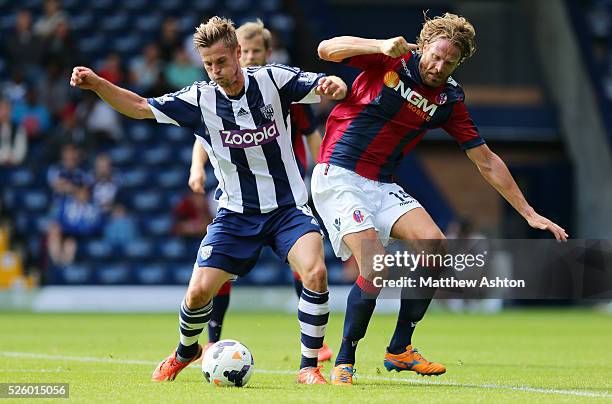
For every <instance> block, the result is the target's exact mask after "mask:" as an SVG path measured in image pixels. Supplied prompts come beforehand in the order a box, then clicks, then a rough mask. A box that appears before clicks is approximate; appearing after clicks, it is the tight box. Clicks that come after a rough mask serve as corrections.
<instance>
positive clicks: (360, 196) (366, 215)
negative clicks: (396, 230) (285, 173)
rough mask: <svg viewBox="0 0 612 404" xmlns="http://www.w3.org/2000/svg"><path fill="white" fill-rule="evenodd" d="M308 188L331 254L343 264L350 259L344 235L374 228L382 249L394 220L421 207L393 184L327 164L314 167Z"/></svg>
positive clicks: (389, 234) (386, 242)
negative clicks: (329, 243) (326, 235)
mask: <svg viewBox="0 0 612 404" xmlns="http://www.w3.org/2000/svg"><path fill="white" fill-rule="evenodd" d="M310 187H311V191H312V199H313V201H314V204H315V207H316V208H317V211H318V212H319V215H321V218H322V219H323V224H324V225H325V228H326V229H327V232H328V233H329V239H330V241H331V244H332V247H333V248H334V252H335V253H336V256H337V257H339V258H341V259H342V260H343V261H346V260H347V259H349V258H350V256H351V255H352V253H351V250H350V249H349V248H348V246H347V245H346V244H344V242H343V241H342V238H343V237H344V236H345V235H346V234H350V233H356V232H359V231H363V230H366V229H370V228H374V229H375V230H376V232H377V233H378V237H379V239H380V240H381V241H382V242H383V245H386V244H388V243H389V239H390V236H391V228H392V227H393V225H394V224H395V222H396V221H397V219H399V218H400V217H401V216H402V215H403V214H404V213H406V212H408V211H411V210H412V209H415V208H420V207H421V204H420V203H419V202H418V201H417V200H416V199H414V198H413V197H411V196H410V195H409V194H408V193H406V191H404V190H403V189H402V187H400V186H399V185H397V184H394V183H384V182H380V181H374V180H370V179H368V178H365V177H362V176H361V175H359V174H357V173H354V172H353V171H350V170H347V169H345V168H342V167H338V166H333V165H328V164H317V166H316V167H315V168H314V171H313V172H312V179H311V185H310Z"/></svg>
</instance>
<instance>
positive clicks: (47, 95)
mask: <svg viewBox="0 0 612 404" xmlns="http://www.w3.org/2000/svg"><path fill="white" fill-rule="evenodd" d="M66 77H67V73H66V71H65V70H64V69H63V68H62V65H61V64H60V63H57V62H55V61H52V62H49V63H48V64H47V65H46V67H45V74H44V75H43V76H42V78H41V80H40V81H39V84H38V87H37V88H38V94H39V95H40V100H41V102H42V103H43V104H44V105H45V106H46V107H47V109H48V110H49V112H50V113H51V117H52V118H53V122H59V121H60V119H61V115H62V113H63V111H64V109H65V108H66V105H68V102H69V100H70V95H69V91H70V88H68V87H66V86H65V85H64V80H65V78H66Z"/></svg>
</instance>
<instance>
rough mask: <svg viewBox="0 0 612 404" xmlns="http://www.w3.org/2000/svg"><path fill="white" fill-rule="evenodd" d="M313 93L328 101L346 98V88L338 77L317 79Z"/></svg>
mask: <svg viewBox="0 0 612 404" xmlns="http://www.w3.org/2000/svg"><path fill="white" fill-rule="evenodd" d="M315 92H316V94H318V95H322V96H324V97H325V98H328V99H330V100H341V99H343V98H344V97H346V92H347V87H346V83H345V82H344V81H343V80H342V79H341V78H340V77H336V76H325V77H321V78H320V79H319V85H318V86H317V89H316V91H315Z"/></svg>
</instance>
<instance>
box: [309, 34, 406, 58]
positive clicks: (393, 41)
mask: <svg viewBox="0 0 612 404" xmlns="http://www.w3.org/2000/svg"><path fill="white" fill-rule="evenodd" d="M413 49H417V45H415V44H412V43H408V42H407V41H406V40H405V39H404V37H402V36H398V37H395V38H389V39H366V38H359V37H356V36H337V37H335V38H331V39H326V40H324V41H322V42H321V43H320V44H319V47H318V49H317V51H318V53H319V57H320V58H321V59H323V60H327V61H330V62H341V61H342V60H344V59H346V58H350V57H353V56H357V55H370V54H374V53H382V54H384V55H387V56H390V57H393V58H396V57H400V56H402V55H405V54H407V53H408V52H410V51H411V50H413Z"/></svg>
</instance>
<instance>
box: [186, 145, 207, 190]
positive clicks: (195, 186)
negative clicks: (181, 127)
mask: <svg viewBox="0 0 612 404" xmlns="http://www.w3.org/2000/svg"><path fill="white" fill-rule="evenodd" d="M207 161H208V154H207V153H206V150H204V146H202V144H201V143H200V142H199V141H198V140H197V139H196V140H195V142H193V150H192V152H191V169H190V170H189V181H188V184H189V188H191V190H192V191H193V192H197V193H199V194H203V193H204V183H205V182H206V171H205V170H204V165H206V162H207Z"/></svg>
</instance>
